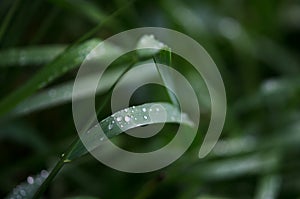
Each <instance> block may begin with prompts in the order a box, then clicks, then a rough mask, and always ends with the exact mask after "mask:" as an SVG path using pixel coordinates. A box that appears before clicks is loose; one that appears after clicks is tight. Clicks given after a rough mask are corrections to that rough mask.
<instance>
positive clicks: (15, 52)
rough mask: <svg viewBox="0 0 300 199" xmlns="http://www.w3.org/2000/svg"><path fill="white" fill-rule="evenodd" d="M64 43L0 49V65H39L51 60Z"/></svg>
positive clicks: (59, 51) (59, 52)
mask: <svg viewBox="0 0 300 199" xmlns="http://www.w3.org/2000/svg"><path fill="white" fill-rule="evenodd" d="M65 48H66V46H65V45H49V46H34V47H25V48H13V49H9V50H2V51H0V67H8V66H27V65H39V64H45V63H48V62H50V61H52V60H53V59H54V58H55V57H57V56H58V55H59V54H61V53H62V52H63V51H64V50H65Z"/></svg>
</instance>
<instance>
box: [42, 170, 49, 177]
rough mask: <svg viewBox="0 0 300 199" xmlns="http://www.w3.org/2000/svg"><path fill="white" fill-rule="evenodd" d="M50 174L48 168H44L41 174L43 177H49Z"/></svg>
mask: <svg viewBox="0 0 300 199" xmlns="http://www.w3.org/2000/svg"><path fill="white" fill-rule="evenodd" d="M48 175H49V173H48V171H46V170H42V171H41V176H42V177H43V178H47V177H48Z"/></svg>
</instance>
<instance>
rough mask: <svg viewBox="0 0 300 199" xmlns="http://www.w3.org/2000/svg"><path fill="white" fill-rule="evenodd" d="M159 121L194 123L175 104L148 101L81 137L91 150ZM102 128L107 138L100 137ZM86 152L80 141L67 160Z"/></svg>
mask: <svg viewBox="0 0 300 199" xmlns="http://www.w3.org/2000/svg"><path fill="white" fill-rule="evenodd" d="M158 123H180V124H185V125H188V126H191V127H192V126H193V125H194V124H193V122H192V121H191V120H190V119H189V118H188V116H187V114H185V113H181V112H180V110H179V109H178V108H177V106H175V105H172V104H169V103H147V104H143V105H139V106H132V107H130V108H126V109H124V110H120V111H118V112H116V113H114V114H113V115H111V116H109V117H107V118H105V119H104V120H102V121H101V122H100V123H99V124H97V125H95V126H94V127H92V128H90V129H89V130H88V131H87V132H86V133H84V134H83V135H82V137H81V139H83V140H84V142H85V143H88V145H89V146H91V147H92V148H89V150H93V149H95V148H97V147H98V146H99V145H101V143H102V142H104V141H105V140H106V139H107V138H112V137H114V136H117V135H119V134H121V133H122V132H124V131H127V130H130V129H133V128H137V127H140V126H144V125H150V124H158ZM100 128H101V129H102V130H103V132H104V134H105V135H106V137H107V138H104V137H101V138H100V137H99V135H100V134H99V131H100V130H101V129H100ZM76 148H78V149H79V150H77V149H76ZM86 153H87V150H86V148H85V147H84V146H83V144H82V143H81V142H80V143H78V144H77V146H76V147H75V150H73V151H72V152H71V153H70V154H69V155H67V158H66V159H65V161H66V162H70V161H72V160H74V159H76V158H78V157H81V156H82V155H84V154H86Z"/></svg>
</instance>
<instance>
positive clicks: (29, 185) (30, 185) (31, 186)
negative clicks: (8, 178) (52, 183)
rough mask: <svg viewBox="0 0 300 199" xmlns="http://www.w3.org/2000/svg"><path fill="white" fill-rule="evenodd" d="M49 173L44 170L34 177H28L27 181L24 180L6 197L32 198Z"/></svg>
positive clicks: (12, 198) (9, 198)
mask: <svg viewBox="0 0 300 199" xmlns="http://www.w3.org/2000/svg"><path fill="white" fill-rule="evenodd" d="M48 175H49V173H48V171H46V170H42V171H41V173H40V174H38V175H36V176H34V177H32V176H28V177H27V182H23V183H22V184H20V185H18V186H17V187H16V188H14V189H13V191H12V193H10V194H9V195H8V196H7V197H6V199H27V198H28V199H29V198H32V197H33V195H34V194H35V192H36V191H37V189H38V188H39V187H40V185H41V184H42V183H43V182H44V181H45V179H46V178H47V177H48Z"/></svg>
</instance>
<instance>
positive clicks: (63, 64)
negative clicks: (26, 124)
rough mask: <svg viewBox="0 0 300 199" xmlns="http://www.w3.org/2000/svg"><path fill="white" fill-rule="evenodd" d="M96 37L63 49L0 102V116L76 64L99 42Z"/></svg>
mask: <svg viewBox="0 0 300 199" xmlns="http://www.w3.org/2000/svg"><path fill="white" fill-rule="evenodd" d="M99 42H100V41H99V40H98V39H91V40H89V41H87V42H84V43H82V44H80V45H78V46H74V47H72V48H70V49H68V50H67V51H65V52H64V53H63V54H62V55H61V56H59V57H58V58H56V59H55V60H54V61H52V62H51V63H49V64H48V65H46V66H45V67H44V68H42V69H41V70H40V71H39V72H37V74H36V75H34V76H33V77H32V78H31V79H30V80H29V81H28V82H26V83H25V84H24V85H23V86H22V87H20V88H19V89H17V90H16V91H14V92H12V93H11V94H10V95H8V96H7V97H6V98H4V99H3V100H2V101H1V102H0V116H3V114H5V113H6V112H8V111H10V110H11V109H12V108H13V107H14V106H16V105H17V104H18V103H19V102H21V101H22V100H24V99H25V98H27V97H28V96H30V95H31V94H33V93H34V92H35V91H36V90H38V89H40V88H42V87H44V86H45V85H47V84H49V83H50V82H52V81H53V80H54V79H56V78H57V77H59V76H62V75H63V74H65V73H66V72H67V71H69V70H71V69H73V68H74V67H76V66H78V65H79V64H80V63H82V61H83V60H84V59H85V57H86V56H87V55H88V54H89V53H90V51H91V50H92V49H93V48H95V47H96V46H97V45H98V44H99Z"/></svg>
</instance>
